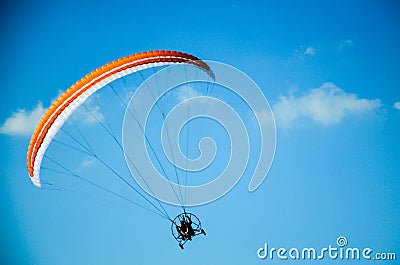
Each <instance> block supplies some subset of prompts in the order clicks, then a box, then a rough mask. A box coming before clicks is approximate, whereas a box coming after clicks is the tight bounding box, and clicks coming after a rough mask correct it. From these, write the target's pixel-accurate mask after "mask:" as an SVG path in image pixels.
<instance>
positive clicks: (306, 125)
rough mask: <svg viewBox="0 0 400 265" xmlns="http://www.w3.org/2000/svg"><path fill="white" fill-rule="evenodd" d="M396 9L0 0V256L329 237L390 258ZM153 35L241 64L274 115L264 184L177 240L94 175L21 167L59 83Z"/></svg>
mask: <svg viewBox="0 0 400 265" xmlns="http://www.w3.org/2000/svg"><path fill="white" fill-rule="evenodd" d="M399 12H400V7H399V4H398V3H396V2H395V1H370V2H369V3H368V4H367V3H365V1H352V2H349V1H325V2H323V3H321V1H280V2H279V3H277V2H275V1H259V2H254V3H250V2H248V1H247V2H246V1H236V2H225V1H221V2H218V1H201V2H196V3H191V4H188V3H185V2H184V1H182V2H177V3H171V2H168V3H167V2H158V1H152V2H151V3H149V2H145V1H143V2H133V1H129V2H128V1H127V2H121V1H113V2H109V3H101V2H98V1H57V2H54V1H53V2H51V1H36V3H31V2H28V1H19V2H13V3H11V2H8V3H2V7H1V18H0V20H1V22H0V26H1V32H2V33H1V44H0V45H1V57H2V64H1V66H0V67H1V73H0V76H1V80H2V83H3V87H2V88H1V90H0V91H1V92H0V93H1V98H2V104H1V106H0V124H1V129H0V131H1V134H0V142H1V160H2V161H3V162H2V163H1V166H0V170H1V175H2V177H3V178H2V185H1V188H0V191H1V195H0V196H1V204H0V205H1V213H2V218H1V222H0V231H1V233H2V235H3V239H2V240H1V243H0V244H1V255H0V261H1V263H2V264H110V263H113V264H160V263H166V264H171V263H173V262H184V261H187V260H190V264H264V263H271V264H281V263H282V264H284V263H290V262H291V261H290V260H286V261H280V260H277V259H274V260H260V259H258V258H257V255H256V251H257V249H258V248H260V247H262V246H263V245H264V243H268V244H269V245H270V246H273V247H277V248H279V247H286V248H288V249H289V248H291V247H298V248H303V247H315V248H323V247H326V246H328V245H335V244H336V243H335V242H336V239H337V237H338V236H341V235H342V236H346V238H347V239H348V241H349V246H351V247H360V248H364V247H370V248H373V249H374V250H376V251H381V252H396V253H397V256H399V255H400V249H399V246H400V240H399V239H400V236H399V235H400V227H399V223H400V222H399V221H400V218H399V217H400V208H399V199H400V198H399V196H400V179H399V177H400V159H399V157H400V156H399V155H398V150H399V147H400V145H399V140H398V132H399V130H400V106H399V105H400V103H398V102H400V93H399V92H398V84H399V83H400V72H399V69H400V67H399V65H398V64H399V63H398V62H399V61H400V51H399V49H398V47H400V32H399V23H400V21H399ZM154 49H172V50H179V51H184V52H187V53H190V54H194V55H196V56H198V57H199V58H202V59H209V60H216V61H221V62H224V63H228V64H231V65H233V66H235V67H237V68H239V69H240V70H242V71H243V72H245V73H246V74H248V75H249V76H250V77H251V78H253V79H254V81H255V82H256V83H257V84H258V85H259V86H260V88H261V89H262V91H263V92H264V94H265V96H266V98H267V99H268V101H269V103H270V105H271V107H272V110H273V113H274V116H275V119H276V124H277V149H276V154H275V159H274V163H273V166H272V168H271V170H270V172H269V174H268V177H267V179H266V180H265V182H264V183H263V184H262V185H261V186H260V188H259V189H258V190H256V191H255V192H253V193H249V192H248V191H247V186H248V183H249V181H250V175H249V174H250V173H249V172H248V174H247V175H245V176H243V178H242V179H241V181H240V182H239V184H238V185H237V186H236V187H235V188H234V189H233V190H232V191H231V192H230V193H229V194H227V195H226V196H224V197H223V198H221V199H219V200H217V201H215V202H213V203H211V204H208V205H205V206H201V207H197V208H194V209H193V211H194V212H195V213H196V214H198V216H199V217H201V219H202V221H203V223H204V225H205V228H206V230H207V232H208V234H207V236H206V237H202V238H198V239H197V238H196V240H194V241H193V242H190V245H188V246H187V249H185V251H181V250H180V249H179V248H178V247H177V244H176V242H174V240H173V239H172V237H171V236H170V231H169V229H170V227H169V224H168V223H167V222H165V221H164V220H163V219H161V218H158V217H156V216H154V215H149V214H147V213H146V212H144V211H142V210H140V209H137V208H135V207H131V206H130V205H127V204H126V203H125V202H122V201H120V200H117V199H115V198H112V197H110V196H108V195H103V194H101V193H98V194H95V193H94V192H93V193H92V191H91V190H90V188H88V190H85V188H82V190H80V191H79V193H78V192H66V191H65V190H64V191H60V192H57V191H50V190H39V189H37V188H35V187H34V186H33V185H32V184H31V182H30V181H29V178H28V173H27V170H26V165H25V159H26V158H25V157H26V151H27V146H28V143H29V138H30V132H31V131H32V130H33V126H34V125H35V121H36V120H37V118H38V117H39V116H40V114H41V113H43V109H44V108H46V107H48V106H49V105H50V102H51V101H52V100H53V99H54V98H55V97H56V96H57V95H59V93H60V91H62V90H65V89H66V88H68V87H69V86H70V85H71V84H73V83H74V82H75V81H77V80H78V79H80V78H81V77H82V76H84V75H85V74H87V73H88V72H90V71H92V70H94V69H95V68H97V67H99V66H101V65H103V64H105V63H107V62H109V61H111V60H114V59H117V58H119V57H122V56H125V55H129V54H132V53H136V52H140V51H147V50H154ZM73 182H74V180H71V183H73ZM71 183H69V180H68V179H66V180H65V181H64V184H65V185H67V186H68V185H72V184H71ZM82 193H83V194H82ZM87 194H89V195H90V196H86V195H87ZM92 195H93V196H92ZM169 209H170V211H171V214H172V215H173V214H174V213H175V212H176V213H177V212H178V211H179V209H176V208H173V207H171V208H169ZM295 262H297V263H302V264H303V263H304V264H308V262H309V261H295ZM339 262H340V261H339V260H336V261H335V260H329V259H325V260H322V261H316V263H321V264H336V263H339ZM369 262H372V261H369ZM348 263H349V264H361V263H360V261H358V262H348ZM366 263H368V262H366ZM387 264H395V262H391V263H390V262H388V263H387Z"/></svg>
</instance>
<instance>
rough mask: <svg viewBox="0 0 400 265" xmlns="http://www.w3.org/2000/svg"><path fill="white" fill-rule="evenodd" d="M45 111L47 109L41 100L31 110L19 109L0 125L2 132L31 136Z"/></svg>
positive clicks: (0, 131)
mask: <svg viewBox="0 0 400 265" xmlns="http://www.w3.org/2000/svg"><path fill="white" fill-rule="evenodd" d="M44 113H45V109H44V108H43V104H42V102H39V103H38V104H37V105H36V107H35V108H34V109H33V110H31V111H27V110H25V109H19V110H17V111H16V112H14V113H13V114H12V115H11V117H9V118H7V119H6V120H5V121H4V123H3V124H2V125H1V127H0V133H2V134H7V135H19V136H30V135H32V133H33V131H34V130H35V127H36V125H37V124H38V123H39V121H40V118H41V117H42V116H43V114H44Z"/></svg>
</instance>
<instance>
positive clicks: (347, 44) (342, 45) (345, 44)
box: [337, 39, 354, 51]
mask: <svg viewBox="0 0 400 265" xmlns="http://www.w3.org/2000/svg"><path fill="white" fill-rule="evenodd" d="M353 46H354V42H353V40H351V39H346V40H341V41H339V43H338V45H337V48H338V50H339V51H343V50H346V49H350V48H352V47H353Z"/></svg>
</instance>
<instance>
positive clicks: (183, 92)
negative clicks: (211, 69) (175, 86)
mask: <svg viewBox="0 0 400 265" xmlns="http://www.w3.org/2000/svg"><path fill="white" fill-rule="evenodd" d="M176 96H177V98H178V99H179V100H181V101H183V100H186V99H189V98H193V97H198V96H201V93H200V92H198V91H196V90H195V89H194V88H193V86H190V85H184V86H182V87H181V88H180V89H179V90H178V91H177V95H176Z"/></svg>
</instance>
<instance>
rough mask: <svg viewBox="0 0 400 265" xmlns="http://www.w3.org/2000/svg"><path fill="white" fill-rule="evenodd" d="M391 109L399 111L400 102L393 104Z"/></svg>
mask: <svg viewBox="0 0 400 265" xmlns="http://www.w3.org/2000/svg"><path fill="white" fill-rule="evenodd" d="M393 108H395V109H398V110H400V101H397V102H395V103H394V104H393Z"/></svg>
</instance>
